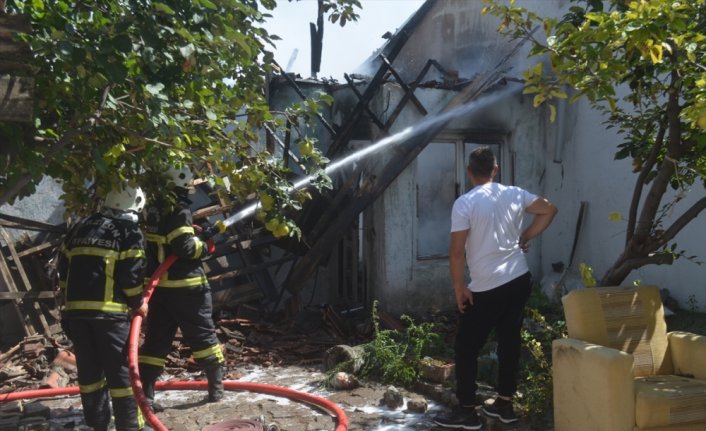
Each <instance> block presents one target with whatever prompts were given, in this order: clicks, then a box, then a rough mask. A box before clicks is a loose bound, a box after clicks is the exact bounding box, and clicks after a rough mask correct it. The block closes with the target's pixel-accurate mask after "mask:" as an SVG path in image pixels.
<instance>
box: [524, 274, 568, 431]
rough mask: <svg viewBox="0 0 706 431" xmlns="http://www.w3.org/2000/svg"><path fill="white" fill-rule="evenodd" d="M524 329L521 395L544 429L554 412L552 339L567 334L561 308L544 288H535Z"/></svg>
mask: <svg viewBox="0 0 706 431" xmlns="http://www.w3.org/2000/svg"><path fill="white" fill-rule="evenodd" d="M525 315H526V318H525V325H524V326H523V329H522V346H523V355H524V357H523V360H522V361H521V364H522V369H521V370H520V379H519V387H518V392H519V393H520V394H521V396H520V397H519V398H518V400H519V406H520V408H521V409H522V410H523V411H525V412H526V414H527V416H528V418H529V419H530V421H531V422H532V423H533V424H534V425H536V426H539V427H540V428H538V429H545V428H544V427H542V426H543V425H544V424H545V423H546V422H547V419H548V416H550V414H551V412H552V405H553V391H552V387H553V384H552V360H551V359H552V358H551V354H552V341H553V340H555V339H557V338H565V337H566V322H564V320H563V313H562V310H561V307H559V306H558V305H557V304H552V303H551V302H550V301H549V299H548V298H547V297H546V296H545V295H544V294H543V293H542V292H541V290H540V289H536V288H535V289H533V291H532V296H531V297H530V300H529V301H528V303H527V307H526V308H525Z"/></svg>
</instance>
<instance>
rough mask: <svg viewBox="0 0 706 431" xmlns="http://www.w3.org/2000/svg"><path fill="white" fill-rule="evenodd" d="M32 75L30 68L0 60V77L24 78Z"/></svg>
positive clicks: (29, 66) (27, 65) (26, 65)
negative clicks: (17, 76) (16, 76)
mask: <svg viewBox="0 0 706 431" xmlns="http://www.w3.org/2000/svg"><path fill="white" fill-rule="evenodd" d="M31 74H32V66H31V65H29V64H26V63H20V62H17V61H11V60H0V75H19V76H26V75H31Z"/></svg>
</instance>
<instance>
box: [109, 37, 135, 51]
mask: <svg viewBox="0 0 706 431" xmlns="http://www.w3.org/2000/svg"><path fill="white" fill-rule="evenodd" d="M112 43H113V46H115V49H117V50H118V51H120V52H123V53H126V54H127V53H129V52H131V51H132V40H131V39H130V36H128V35H127V34H121V35H118V36H116V37H114V38H113V40H112Z"/></svg>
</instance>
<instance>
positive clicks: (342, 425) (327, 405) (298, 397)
mask: <svg viewBox="0 0 706 431" xmlns="http://www.w3.org/2000/svg"><path fill="white" fill-rule="evenodd" d="M176 259H177V257H176V256H175V255H171V256H169V257H168V258H167V259H166V260H165V261H164V262H163V263H162V264H161V265H160V266H159V267H158V268H157V270H156V271H155V272H154V274H152V278H150V281H149V283H147V286H146V287H145V291H144V299H145V301H146V302H149V300H150V297H151V296H152V292H153V291H154V288H155V286H156V285H157V283H158V282H159V279H160V277H161V276H162V274H164V272H165V271H166V270H167V269H169V267H170V266H171V265H172V264H173V263H174V261H176ZM141 326H142V316H135V317H133V318H132V326H131V327H130V336H129V338H128V371H129V372H130V385H131V386H132V390H133V393H134V395H135V400H136V401H137V405H138V406H139V407H140V410H142V414H143V415H144V417H145V420H146V421H147V423H149V424H150V425H151V426H152V427H153V428H154V429H155V430H157V431H168V429H167V427H165V426H164V424H162V422H161V421H160V420H159V418H158V417H157V415H155V413H154V411H153V410H152V407H151V406H150V404H149V403H148V402H147V397H146V396H145V392H144V390H143V389H142V382H141V381H140V372H139V368H138V365H137V347H138V344H139V341H140V328H141ZM155 387H156V389H158V390H203V389H208V382H207V381H204V380H201V381H169V382H157V383H156V385H155ZM223 387H224V388H225V389H226V390H229V391H250V392H259V393H263V394H270V395H275V396H280V397H285V398H290V399H293V400H295V401H302V402H306V403H309V404H313V405H315V406H317V407H320V408H322V409H323V410H325V411H327V412H329V413H331V414H333V415H335V416H336V419H337V420H338V425H336V428H335V431H346V430H348V417H347V416H346V413H345V412H344V411H343V409H341V408H340V407H339V406H338V405H337V404H336V403H334V402H332V401H329V400H327V399H326V398H322V397H319V396H317V395H312V394H309V393H306V392H300V391H297V390H294V389H289V388H284V387H281V386H275V385H269V384H265V383H252V382H238V381H233V380H226V381H224V382H223ZM78 394H79V388H78V387H77V386H72V387H68V388H57V389H34V390H29V391H20V392H11V393H7V394H0V402H4V401H15V400H21V399H30V398H46V397H55V396H60V395H78Z"/></svg>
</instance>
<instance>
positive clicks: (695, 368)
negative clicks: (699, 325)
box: [667, 331, 706, 381]
mask: <svg viewBox="0 0 706 431" xmlns="http://www.w3.org/2000/svg"><path fill="white" fill-rule="evenodd" d="M667 336H668V338H669V350H670V352H671V353H672V362H673V363H674V374H676V375H679V376H686V377H693V378H695V379H699V380H704V381H706V336H703V335H696V334H691V333H689V332H681V331H674V332H670V333H669V334H667Z"/></svg>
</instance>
